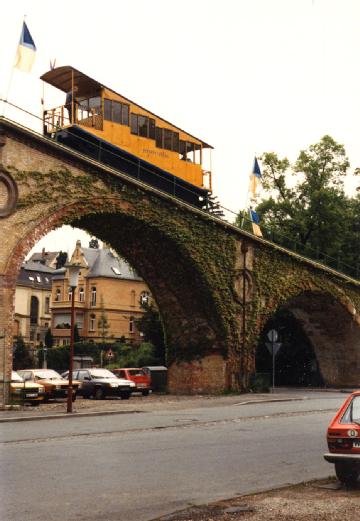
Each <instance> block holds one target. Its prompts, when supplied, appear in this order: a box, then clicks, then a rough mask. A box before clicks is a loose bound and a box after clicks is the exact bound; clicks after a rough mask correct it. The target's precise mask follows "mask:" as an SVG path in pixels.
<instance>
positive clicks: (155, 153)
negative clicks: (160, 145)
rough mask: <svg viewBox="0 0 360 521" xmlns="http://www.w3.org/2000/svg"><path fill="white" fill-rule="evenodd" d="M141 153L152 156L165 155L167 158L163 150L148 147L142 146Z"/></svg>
mask: <svg viewBox="0 0 360 521" xmlns="http://www.w3.org/2000/svg"><path fill="white" fill-rule="evenodd" d="M142 153H143V154H151V155H153V156H158V157H166V158H169V156H168V154H167V153H166V152H163V151H162V150H161V151H160V150H150V148H143V149H142Z"/></svg>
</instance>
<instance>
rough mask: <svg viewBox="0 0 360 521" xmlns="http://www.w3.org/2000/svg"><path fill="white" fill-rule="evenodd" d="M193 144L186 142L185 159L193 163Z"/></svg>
mask: <svg viewBox="0 0 360 521" xmlns="http://www.w3.org/2000/svg"><path fill="white" fill-rule="evenodd" d="M194 153H195V144H194V143H190V142H189V141H186V159H187V161H194V159H195V157H194Z"/></svg>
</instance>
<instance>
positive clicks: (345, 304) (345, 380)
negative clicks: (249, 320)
mask: <svg viewBox="0 0 360 521" xmlns="http://www.w3.org/2000/svg"><path fill="white" fill-rule="evenodd" d="M279 307H280V308H281V309H284V310H287V311H289V312H290V313H291V314H292V315H293V316H294V317H295V319H296V320H297V321H298V322H299V323H300V325H301V328H302V330H303V332H304V334H305V335H306V337H307V339H308V340H309V342H310V344H311V346H312V348H313V350H314V353H315V356H316V359H317V362H318V365H319V370H320V374H321V377H322V379H323V381H324V382H325V384H326V385H327V386H331V385H334V386H338V385H342V386H358V385H359V368H360V328H359V327H358V323H357V317H356V310H355V307H354V306H353V305H352V303H351V302H350V301H349V299H340V298H336V297H334V295H332V294H331V293H329V292H327V291H320V290H315V289H312V290H310V289H304V290H303V291H299V292H298V293H297V294H296V295H292V296H290V297H289V298H288V299H287V300H286V301H285V302H282V303H281V304H280V306H279ZM273 311H274V310H273ZM270 316H271V313H267V314H266V317H265V316H264V321H263V322H262V324H263V326H264V325H265V323H266V320H267V319H268V318H269V317H270Z"/></svg>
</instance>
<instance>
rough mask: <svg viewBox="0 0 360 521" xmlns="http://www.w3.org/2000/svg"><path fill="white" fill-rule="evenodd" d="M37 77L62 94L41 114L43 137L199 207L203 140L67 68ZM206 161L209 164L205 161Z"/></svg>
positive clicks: (204, 184)
mask: <svg viewBox="0 0 360 521" xmlns="http://www.w3.org/2000/svg"><path fill="white" fill-rule="evenodd" d="M41 79H42V80H43V81H44V82H46V83H48V84H50V85H52V86H54V87H56V88H57V89H60V90H62V91H63V92H64V93H66V101H65V103H64V104H63V105H61V106H58V107H55V108H51V109H46V110H44V113H43V123H44V134H45V135H47V136H49V137H52V138H54V139H56V140H57V141H59V142H61V143H63V144H65V145H67V146H70V147H71V148H75V149H76V150H78V151H80V152H82V153H85V154H87V155H89V156H91V157H93V158H95V159H97V160H99V161H101V162H104V163H106V164H108V165H110V166H113V167H114V168H117V169H119V170H121V171H123V172H125V173H126V174H128V175H130V176H132V177H136V178H137V179H139V180H141V181H144V182H146V183H149V184H151V185H152V186H155V187H156V188H159V189H161V190H164V191H166V192H168V193H171V194H172V195H175V196H176V197H179V198H181V199H183V200H184V201H186V202H188V203H190V204H194V205H195V206H198V207H200V208H204V207H206V205H207V201H208V196H209V194H210V193H211V188H212V187H211V185H212V182H211V168H209V166H208V168H207V169H205V168H204V167H203V164H204V155H205V151H206V153H211V149H212V148H213V147H211V146H210V145H208V144H207V143H205V142H204V141H202V140H200V139H198V138H196V137H194V136H192V135H191V134H189V133H188V132H185V131H184V130H182V129H180V128H178V127H176V126H175V125H173V124H172V123H169V122H168V121H166V120H165V119H163V118H160V117H159V116H156V115H155V114H153V113H152V112H150V111H149V110H147V109H145V108H143V107H141V106H140V105H138V104H136V103H134V102H133V101H131V100H129V99H128V98H125V97H124V96H122V95H121V94H118V93H117V92H115V91H113V90H112V89H109V88H108V87H105V86H104V85H102V84H101V83H99V82H98V81H96V80H94V79H92V78H90V77H89V76H87V75H86V74H83V73H82V72H80V71H78V70H76V69H74V68H73V67H70V66H64V67H57V68H54V69H52V70H50V71H48V72H47V73H45V74H44V75H43V76H41ZM208 163H209V164H211V160H210V161H209V158H208Z"/></svg>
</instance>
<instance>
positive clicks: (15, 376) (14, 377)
mask: <svg viewBox="0 0 360 521" xmlns="http://www.w3.org/2000/svg"><path fill="white" fill-rule="evenodd" d="M11 381H12V382H21V383H24V379H23V378H21V376H20V375H19V374H17V372H16V371H12V372H11Z"/></svg>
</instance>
